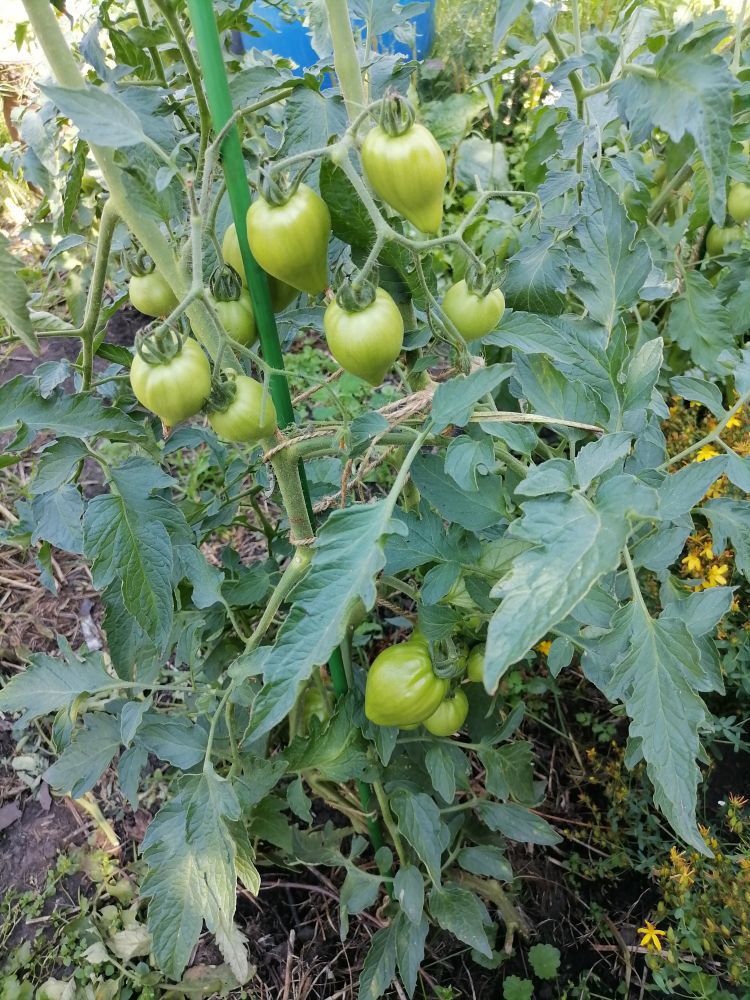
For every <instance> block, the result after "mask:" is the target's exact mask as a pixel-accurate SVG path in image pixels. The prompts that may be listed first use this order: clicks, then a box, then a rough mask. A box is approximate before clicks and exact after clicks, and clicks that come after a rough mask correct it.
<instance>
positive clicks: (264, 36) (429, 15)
mask: <svg viewBox="0 0 750 1000" xmlns="http://www.w3.org/2000/svg"><path fill="white" fill-rule="evenodd" d="M399 2H401V3H404V2H409V0H399ZM427 2H429V4H430V8H429V10H426V11H424V12H423V13H421V14H417V15H416V16H415V17H413V18H411V21H412V23H413V24H414V27H415V30H416V55H417V59H424V58H425V56H426V55H427V53H428V52H429V51H430V48H431V46H432V42H433V39H434V37H435V2H436V0H427ZM249 16H250V18H251V19H252V25H253V30H254V31H255V32H257V34H255V35H247V34H240V33H239V32H238V33H237V35H236V37H235V39H233V42H234V44H233V46H232V47H233V49H234V50H235V51H238V52H241V51H242V50H243V47H244V49H251V48H255V49H260V50H261V51H262V52H265V51H271V52H273V53H274V55H276V56H280V57H281V58H283V59H289V60H291V61H292V62H294V63H296V65H297V68H296V69H295V71H294V72H295V73H296V74H297V75H298V76H302V75H303V74H304V72H305V70H306V69H308V68H309V67H310V66H314V65H315V64H316V63H317V62H318V56H317V53H316V52H315V49H314V48H313V47H312V44H311V42H310V34H309V32H308V30H307V28H305V27H304V26H303V24H302V17H303V13H302V12H301V11H300V12H299V16H298V17H297V18H295V19H293V20H288V19H287V18H285V17H284V15H283V14H281V13H280V11H279V9H278V8H277V7H275V6H274V5H273V4H270V3H266V2H265V0H255V2H254V3H253V5H252V8H251V10H250V13H249ZM263 22H266V23H263ZM354 24H355V26H356V27H361V23H360V24H358V23H357V21H356V20H355V22H354ZM378 50H379V51H387V52H400V53H402V54H403V55H405V56H406V57H407V58H411V56H412V55H413V52H412V50H411V47H410V46H409V45H406V44H404V43H403V42H398V41H396V39H395V38H394V37H393V34H392V33H391V32H388V33H386V34H384V35H382V36H381V37H380V38H379V39H378Z"/></svg>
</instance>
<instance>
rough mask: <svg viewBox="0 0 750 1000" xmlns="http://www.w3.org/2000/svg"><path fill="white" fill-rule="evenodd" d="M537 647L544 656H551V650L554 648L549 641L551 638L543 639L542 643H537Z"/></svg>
mask: <svg viewBox="0 0 750 1000" xmlns="http://www.w3.org/2000/svg"><path fill="white" fill-rule="evenodd" d="M535 648H536V651H537V652H538V653H541V654H542V655H543V656H549V651H550V649H551V648H552V643H551V642H550V641H549V639H543V640H542V641H541V642H540V643H538V644H537V646H536V647H535Z"/></svg>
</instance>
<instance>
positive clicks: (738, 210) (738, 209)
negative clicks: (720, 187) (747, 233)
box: [727, 183, 750, 222]
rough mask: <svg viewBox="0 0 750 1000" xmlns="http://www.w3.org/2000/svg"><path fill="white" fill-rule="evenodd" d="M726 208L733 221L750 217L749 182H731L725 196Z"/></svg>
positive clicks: (743, 220)
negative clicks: (727, 194)
mask: <svg viewBox="0 0 750 1000" xmlns="http://www.w3.org/2000/svg"><path fill="white" fill-rule="evenodd" d="M727 210H728V212H729V214H730V215H731V216H732V218H733V219H734V220H735V222H747V220H748V219H750V184H740V183H737V184H732V186H731V187H730V188H729V197H728V198H727Z"/></svg>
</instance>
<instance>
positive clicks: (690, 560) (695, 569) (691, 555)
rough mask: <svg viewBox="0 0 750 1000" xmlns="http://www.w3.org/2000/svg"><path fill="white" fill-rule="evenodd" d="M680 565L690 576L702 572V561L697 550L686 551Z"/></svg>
mask: <svg viewBox="0 0 750 1000" xmlns="http://www.w3.org/2000/svg"><path fill="white" fill-rule="evenodd" d="M682 565H683V566H684V567H685V569H686V570H687V572H688V573H690V574H691V576H699V575H700V574H701V573H702V572H703V563H702V562H701V560H700V556H699V555H698V554H697V552H688V554H687V555H686V556H685V558H684V559H683V560H682Z"/></svg>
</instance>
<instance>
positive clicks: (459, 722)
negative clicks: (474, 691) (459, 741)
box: [423, 688, 469, 736]
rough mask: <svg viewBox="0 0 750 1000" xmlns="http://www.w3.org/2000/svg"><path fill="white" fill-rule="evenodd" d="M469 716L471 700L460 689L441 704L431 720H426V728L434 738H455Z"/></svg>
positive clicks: (430, 717)
mask: <svg viewBox="0 0 750 1000" xmlns="http://www.w3.org/2000/svg"><path fill="white" fill-rule="evenodd" d="M468 714H469V699H468V698H467V697H466V695H465V694H464V692H463V691H462V690H461V689H460V688H458V689H456V690H455V691H454V692H453V693H452V694H450V695H448V697H447V698H444V699H443V701H441V702H440V704H439V705H438V707H437V708H436V709H435V711H434V712H433V713H432V715H431V716H429V718H427V719H425V720H424V723H423V725H424V727H425V729H426V730H427V732H428V733H432V735H433V736H453V735H454V734H455V733H457V732H458V731H459V730H460V729H461V727H462V726H463V724H464V722H466V716H467V715H468Z"/></svg>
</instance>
